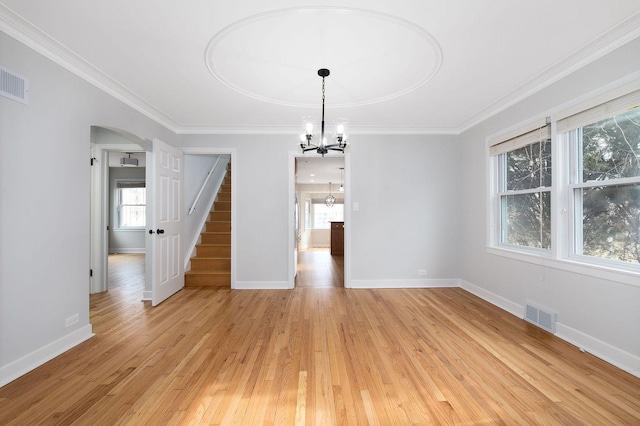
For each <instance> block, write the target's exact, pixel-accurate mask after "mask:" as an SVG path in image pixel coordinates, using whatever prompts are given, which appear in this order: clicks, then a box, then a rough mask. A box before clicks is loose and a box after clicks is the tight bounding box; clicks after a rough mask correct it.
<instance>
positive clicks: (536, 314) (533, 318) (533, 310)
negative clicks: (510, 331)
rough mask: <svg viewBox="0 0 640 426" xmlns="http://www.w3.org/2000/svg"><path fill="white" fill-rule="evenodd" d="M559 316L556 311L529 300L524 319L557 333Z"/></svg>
mask: <svg viewBox="0 0 640 426" xmlns="http://www.w3.org/2000/svg"><path fill="white" fill-rule="evenodd" d="M557 317H558V314H556V313H555V312H552V311H550V310H548V309H545V308H541V307H540V306H536V305H534V304H533V303H531V302H527V306H526V307H525V314H524V319H525V320H527V321H529V322H530V323H532V324H535V325H537V326H538V327H540V328H543V329H545V330H547V331H549V332H551V333H554V334H555V332H556V321H557Z"/></svg>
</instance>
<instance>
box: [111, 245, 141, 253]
mask: <svg viewBox="0 0 640 426" xmlns="http://www.w3.org/2000/svg"><path fill="white" fill-rule="evenodd" d="M144 253H146V249H145V248H144V247H138V248H135V247H134V248H116V249H109V254H144Z"/></svg>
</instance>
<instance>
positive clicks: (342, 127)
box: [300, 68, 347, 157]
mask: <svg viewBox="0 0 640 426" xmlns="http://www.w3.org/2000/svg"><path fill="white" fill-rule="evenodd" d="M318 75H319V76H320V77H322V123H321V126H320V142H319V143H318V145H315V144H314V143H312V141H313V138H314V136H315V134H316V125H315V121H314V119H313V117H304V118H303V119H302V121H303V126H304V132H303V133H302V134H300V148H301V149H302V152H303V153H304V152H307V151H313V150H315V151H316V152H317V153H318V154H322V156H323V157H324V155H325V154H326V153H328V152H329V151H340V152H342V153H344V149H345V148H346V147H347V134H346V131H347V120H345V119H339V120H337V121H336V125H335V132H334V134H333V140H334V141H335V142H334V143H330V144H327V138H326V137H325V135H324V78H325V77H327V76H328V75H329V70H328V69H326V68H321V69H319V70H318Z"/></svg>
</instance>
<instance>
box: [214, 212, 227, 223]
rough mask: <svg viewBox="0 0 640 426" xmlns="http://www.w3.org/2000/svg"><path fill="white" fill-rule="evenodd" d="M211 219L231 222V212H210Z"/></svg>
mask: <svg viewBox="0 0 640 426" xmlns="http://www.w3.org/2000/svg"><path fill="white" fill-rule="evenodd" d="M209 220H211V221H214V222H230V221H231V212H210V213H209Z"/></svg>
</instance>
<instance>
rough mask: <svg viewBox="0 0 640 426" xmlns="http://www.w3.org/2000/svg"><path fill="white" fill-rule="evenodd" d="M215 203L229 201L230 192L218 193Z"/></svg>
mask: <svg viewBox="0 0 640 426" xmlns="http://www.w3.org/2000/svg"><path fill="white" fill-rule="evenodd" d="M216 201H231V193H230V192H219V193H218V198H216Z"/></svg>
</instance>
